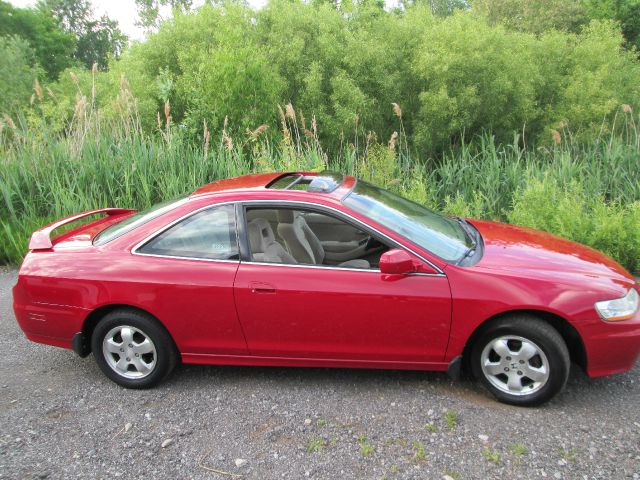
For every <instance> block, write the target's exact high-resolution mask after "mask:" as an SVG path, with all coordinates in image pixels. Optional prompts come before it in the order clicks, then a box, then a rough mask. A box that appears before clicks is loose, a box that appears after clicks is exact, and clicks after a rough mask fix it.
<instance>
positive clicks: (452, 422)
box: [444, 410, 458, 430]
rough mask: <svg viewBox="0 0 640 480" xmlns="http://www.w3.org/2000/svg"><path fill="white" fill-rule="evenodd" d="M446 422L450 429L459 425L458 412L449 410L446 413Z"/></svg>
mask: <svg viewBox="0 0 640 480" xmlns="http://www.w3.org/2000/svg"><path fill="white" fill-rule="evenodd" d="M444 422H445V423H446V424H447V428H448V429H449V430H454V429H455V428H456V427H457V426H458V412H456V411H454V410H447V411H446V412H445V414H444Z"/></svg>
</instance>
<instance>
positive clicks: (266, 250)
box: [247, 218, 298, 263]
mask: <svg viewBox="0 0 640 480" xmlns="http://www.w3.org/2000/svg"><path fill="white" fill-rule="evenodd" d="M247 227H248V230H249V245H250V248H251V256H252V257H253V260H255V261H256V262H268V263H298V262H296V260H295V259H294V258H293V257H292V256H291V255H290V254H289V252H287V251H286V250H285V249H284V247H283V246H282V245H280V244H279V243H278V242H277V241H276V237H275V235H274V234H273V230H272V228H271V225H269V222H268V221H266V220H265V219H264V218H256V219H255V220H251V221H250V222H249V224H248V225H247Z"/></svg>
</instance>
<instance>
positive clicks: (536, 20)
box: [471, 0, 588, 34]
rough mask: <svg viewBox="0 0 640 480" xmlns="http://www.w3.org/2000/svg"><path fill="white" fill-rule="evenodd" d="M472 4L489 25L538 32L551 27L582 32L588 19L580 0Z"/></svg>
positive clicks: (507, 0)
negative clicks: (500, 25)
mask: <svg viewBox="0 0 640 480" xmlns="http://www.w3.org/2000/svg"><path fill="white" fill-rule="evenodd" d="M471 5H472V9H473V11H474V12H475V13H477V14H480V15H482V16H484V17H486V18H487V20H488V21H489V24H490V25H496V24H502V25H504V26H506V27H507V28H509V29H511V30H518V31H522V32H529V33H535V34H542V33H543V32H545V31H547V30H550V29H556V30H563V31H567V32H579V31H580V29H581V28H582V26H583V25H585V24H586V23H587V22H588V18H587V17H586V15H585V12H584V9H583V7H582V5H581V3H580V0H472V2H471Z"/></svg>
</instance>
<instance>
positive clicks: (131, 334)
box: [102, 325, 157, 380]
mask: <svg viewBox="0 0 640 480" xmlns="http://www.w3.org/2000/svg"><path fill="white" fill-rule="evenodd" d="M102 353H103V355H104V358H105V360H106V361H107V365H109V367H110V368H111V369H112V370H113V371H114V372H116V373H117V374H118V375H120V376H121V377H124V378H128V379H133V380H136V379H141V378H144V377H146V376H148V375H150V374H151V372H153V369H154V368H155V366H156V361H157V354H156V346H155V345H154V343H153V341H152V340H151V338H149V336H148V335H147V334H146V333H144V332H143V331H142V330H140V329H139V328H136V327H132V326H130V325H119V326H117V327H114V328H112V329H111V330H109V332H108V333H107V334H106V335H105V336H104V338H103V340H102Z"/></svg>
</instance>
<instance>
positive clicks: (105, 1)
mask: <svg viewBox="0 0 640 480" xmlns="http://www.w3.org/2000/svg"><path fill="white" fill-rule="evenodd" d="M36 1H37V0H9V2H10V3H11V4H13V5H15V6H16V7H32V6H34V5H35V4H36ZM248 1H249V4H250V5H251V6H252V7H255V8H260V7H262V6H263V5H265V4H266V3H267V0H248ZM90 3H91V5H92V6H93V11H94V14H95V16H96V17H101V16H102V15H104V14H105V13H106V14H107V16H108V17H109V18H111V19H113V20H116V21H117V22H118V25H119V26H120V30H122V31H123V32H124V33H125V35H127V36H128V37H129V38H130V39H131V40H142V39H143V38H144V29H142V28H140V27H138V26H136V21H137V20H138V14H137V12H136V4H135V2H134V1H133V0H91V1H90ZM202 3H204V1H203V0H195V1H194V2H193V4H194V5H195V6H198V5H201V4H202Z"/></svg>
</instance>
